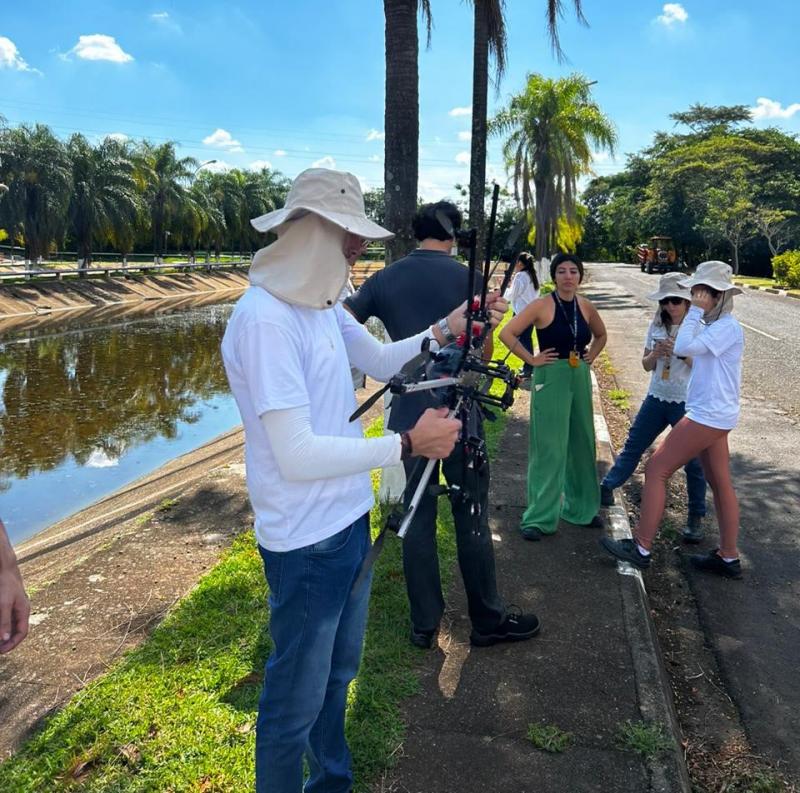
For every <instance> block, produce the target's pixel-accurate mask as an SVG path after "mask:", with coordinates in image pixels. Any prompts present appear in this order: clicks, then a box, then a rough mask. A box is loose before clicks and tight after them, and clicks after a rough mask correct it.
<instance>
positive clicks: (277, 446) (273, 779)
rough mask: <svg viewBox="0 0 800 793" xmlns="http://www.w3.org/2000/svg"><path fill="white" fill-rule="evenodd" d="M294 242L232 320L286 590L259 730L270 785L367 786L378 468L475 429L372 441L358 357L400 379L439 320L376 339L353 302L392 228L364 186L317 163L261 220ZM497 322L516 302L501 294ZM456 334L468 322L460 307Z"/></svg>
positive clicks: (435, 417) (444, 422) (273, 588)
mask: <svg viewBox="0 0 800 793" xmlns="http://www.w3.org/2000/svg"><path fill="white" fill-rule="evenodd" d="M252 223H253V226H254V227H255V228H256V229H258V230H259V231H262V232H266V231H273V232H275V233H277V235H278V240H277V242H275V243H273V244H272V245H270V246H268V247H266V248H263V249H262V250H260V251H259V252H258V253H257V254H256V256H255V257H254V259H253V264H252V266H251V269H250V282H251V286H250V288H249V289H248V290H247V292H245V294H244V295H243V296H242V298H241V299H240V300H239V302H238V303H237V305H236V308H235V309H234V312H233V314H232V315H231V318H230V321H229V323H228V328H227V331H226V333H225V337H224V339H223V342H222V354H223V359H224V362H225V369H226V371H227V374H228V379H229V381H230V385H231V390H232V391H233V394H234V396H235V398H236V402H237V404H238V406H239V410H240V412H241V415H242V422H243V424H244V430H245V455H246V469H247V485H248V490H249V493H250V500H251V502H252V505H253V510H254V512H255V530H256V538H257V540H258V546H259V551H260V553H261V556H262V558H263V560H264V568H265V572H266V577H267V581H268V584H269V588H270V597H269V604H270V632H271V636H272V640H273V651H272V654H271V655H270V657H269V660H268V661H267V666H266V678H265V684H264V690H263V693H262V696H261V701H260V704H259V715H258V723H257V730H256V790H257V791H258V793H265V792H266V791H269V793H299V791H300V790H301V789H302V788H303V756H304V755H305V757H306V758H307V760H308V764H309V768H310V772H311V776H310V778H309V780H308V782H307V783H306V785H305V791H307V792H308V793H320V792H321V791H323V790H324V791H326V792H327V793H346V791H349V790H351V788H352V786H353V778H352V771H351V767H350V766H351V763H350V752H349V750H348V747H347V743H346V741H345V736H344V715H345V705H346V699H347V688H348V685H349V683H350V681H351V680H352V679H353V678H354V677H355V674H356V672H357V671H358V665H359V661H360V656H361V647H362V642H363V635H364V628H365V624H366V617H367V601H368V597H369V595H368V592H369V587H368V586H363V587H361V588H359V589H358V590H356V591H353V583H354V581H355V579H356V577H357V575H358V572H359V569H360V567H361V564H362V562H363V559H364V557H365V556H366V554H367V551H368V550H369V547H370V534H369V514H368V513H369V510H370V508H371V507H372V505H373V495H372V488H371V484H370V477H369V471H370V470H371V469H373V468H380V467H383V466H386V465H391V464H395V463H398V462H399V461H400V460H401V459H406V458H407V457H409V456H412V455H421V456H425V457H430V458H438V459H440V458H443V457H447V456H448V455H449V454H450V452H451V451H452V449H453V447H454V445H455V441H456V439H457V435H458V431H459V423H458V422H457V421H455V420H453V419H449V418H447V416H446V411H444V410H438V411H437V410H428V411H426V413H425V414H424V415H423V416H422V417H421V418H420V420H419V421H418V422H417V424H416V425H415V426H414V427H413V428H412V429H411V430H409V431H408V432H406V433H400V434H393V435H385V436H382V437H378V438H369V439H365V438H364V437H363V435H362V432H361V427H360V425H359V423H358V422H354V423H351V422H350V421H349V420H348V419H349V416H350V414H351V413H352V412H353V410H354V409H355V407H356V401H355V396H354V394H353V387H352V381H351V377H350V364H353V365H355V366H357V367H358V368H359V369H361V370H362V371H364V372H366V373H367V374H368V375H369V376H371V377H373V378H375V379H377V380H388V379H389V378H390V377H391V376H392V375H393V374H394V373H395V372H397V371H398V370H399V369H400V367H401V366H402V365H403V364H404V363H405V362H406V361H408V360H410V359H411V358H412V357H413V356H414V355H416V354H417V353H419V351H420V349H421V346H422V343H423V341H424V340H425V339H430V340H431V341H432V342H433V343H434V344H436V343H444V341H445V339H444V336H443V334H442V332H441V331H440V330H439V329H438V327H434V328H430V329H426V330H425V331H423V332H421V333H418V334H416V335H415V336H413V337H411V338H408V339H404V340H403V341H400V342H396V343H394V344H389V345H383V344H381V343H380V342H378V341H377V340H376V339H374V338H373V337H372V336H370V334H369V333H368V332H367V331H366V330H365V329H364V328H362V327H361V326H360V325H359V324H358V323H357V322H356V321H355V319H353V318H352V317H351V316H350V315H349V314H348V313H347V312H346V311H344V310H343V309H342V307H341V306H340V305H339V304H338V300H337V298H338V296H339V294H340V292H341V289H342V287H343V285H344V283H345V280H346V278H347V275H348V268H349V262H350V261H353V260H354V259H355V258H357V257H358V255H359V253H360V252H361V250H362V247H363V244H364V241H365V240H369V239H386V238H388V237H390V236H391V232H389V231H387V230H386V229H383V228H381V227H380V226H378V225H377V224H375V223H373V222H372V221H370V220H368V219H367V218H366V216H365V213H364V201H363V197H362V195H361V190H360V188H359V185H358V181H357V180H356V178H355V177H354V176H352V175H351V174H347V173H342V172H337V171H330V170H327V169H311V170H308V171H304V172H303V173H301V174H300V175H299V176H298V177H297V179H296V180H295V182H294V184H293V186H292V189H291V191H290V193H289V195H288V197H287V200H286V205H285V206H284V208H283V209H280V210H276V211H275V212H270V213H269V214H267V215H263V216H261V217H259V218H256V219H254V220H253V221H252ZM495 308H496V310H495V311H494V315H493V323H497V322H499V320H500V318H501V317H502V314H503V313H504V311H505V308H506V303H505V301H503V300H496V306H495ZM448 323H449V325H450V327H451V329H452V330H453V331H454V332H456V333H457V332H459V331H460V330H461V329H463V328H464V327H465V320H464V315H463V308H460V309H457V310H456V311H454V312H452V314H451V315H449V317H448Z"/></svg>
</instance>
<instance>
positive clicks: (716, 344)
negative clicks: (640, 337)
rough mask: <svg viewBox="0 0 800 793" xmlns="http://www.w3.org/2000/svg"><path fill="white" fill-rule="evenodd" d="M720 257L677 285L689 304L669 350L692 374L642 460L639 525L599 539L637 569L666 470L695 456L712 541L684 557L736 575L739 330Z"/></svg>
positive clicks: (647, 547) (660, 507)
mask: <svg viewBox="0 0 800 793" xmlns="http://www.w3.org/2000/svg"><path fill="white" fill-rule="evenodd" d="M731 276H732V271H731V268H730V266H729V265H727V264H725V263H724V262H717V261H711V262H703V263H702V264H701V265H699V266H698V268H697V270H696V272H695V274H694V275H693V276H692V277H691V278H687V279H683V280H682V281H681V282H680V283H681V285H682V286H686V287H688V288H689V289H690V290H691V293H692V307H691V308H690V309H689V311H688V313H687V314H686V318H685V319H684V320H683V322H682V323H681V328H680V330H679V331H678V335H677V337H676V339H675V345H674V348H673V350H674V353H675V355H680V356H691V358H692V374H691V377H690V378H689V388H688V391H687V395H686V415H685V416H684V417H683V418H682V419H681V420H680V421H679V422H678V423H677V424H676V425H675V427H674V428H673V429H672V431H671V432H670V434H669V435H668V436H667V437H666V439H665V440H664V442H663V443H662V444H661V445H660V446H659V447H658V449H657V450H656V452H655V454H653V456H652V457H651V458H650V461H649V462H648V464H647V467H646V469H645V485H644V492H643V494H642V508H641V514H640V517H639V525H638V526H637V527H636V530H635V531H634V533H633V539H631V540H628V539H625V540H612V539H611V538H609V537H604V538H603V539H602V540H601V541H600V542H601V544H602V546H603V547H604V548H605V550H606V551H608V552H609V553H610V554H612V555H613V556H616V557H617V558H618V559H622V560H623V561H626V562H630V563H631V564H633V565H635V566H636V567H639V568H641V569H646V568H647V567H649V565H650V551H651V548H652V545H653V540H654V538H655V535H656V533H657V531H658V525H659V523H660V521H661V517H662V515H663V513H664V504H665V501H666V486H667V481H668V480H669V478H670V476H671V475H672V474H673V473H674V472H675V471H677V470H678V468H680V466H682V465H685V464H686V462H688V461H689V460H691V459H692V458H693V457H699V458H700V462H701V464H702V466H703V471H704V473H705V476H706V481H707V482H708V484H709V485H711V489H712V491H713V493H714V506H715V508H716V512H717V521H718V522H719V534H720V547H719V548H715V549H714V550H713V551H711V552H710V553H708V554H698V555H694V556H692V557H690V561H691V563H692V565H693V566H694V567H696V568H698V569H699V570H704V571H706V572H711V573H717V574H718V575H722V576H725V577H727V578H741V576H742V568H741V564H740V562H739V550H738V548H737V544H736V543H737V540H738V536H739V502H738V501H737V499H736V491H735V490H734V489H733V483H732V482H731V472H730V459H729V453H728V433H729V432H730V431H731V430H732V429H733V428H734V427H735V426H736V424H737V422H738V419H739V390H740V385H741V371H742V356H743V354H744V332H743V331H742V327H741V325H740V324H739V323H738V322H737V321H736V319H735V318H734V316H733V314H732V313H731V312H732V310H733V296H734V295H737V294H741V289H738V288H737V287H735V286H734V285H733V283H732V278H731Z"/></svg>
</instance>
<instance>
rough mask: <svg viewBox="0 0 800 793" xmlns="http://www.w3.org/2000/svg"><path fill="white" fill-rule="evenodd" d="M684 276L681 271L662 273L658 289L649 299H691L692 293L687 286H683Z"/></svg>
mask: <svg viewBox="0 0 800 793" xmlns="http://www.w3.org/2000/svg"><path fill="white" fill-rule="evenodd" d="M682 279H683V276H682V275H681V274H680V273H667V274H666V275H662V276H661V279H660V280H659V282H658V289H657V290H656V291H655V292H653V293H652V294H649V295H648V296H647V298H648V300H663V299H664V298H665V297H682V298H683V299H684V300H691V299H692V295H691V293H690V292H689V290H688V289H687V288H686V287H685V286H681V280H682Z"/></svg>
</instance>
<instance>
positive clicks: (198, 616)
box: [0, 340, 506, 793]
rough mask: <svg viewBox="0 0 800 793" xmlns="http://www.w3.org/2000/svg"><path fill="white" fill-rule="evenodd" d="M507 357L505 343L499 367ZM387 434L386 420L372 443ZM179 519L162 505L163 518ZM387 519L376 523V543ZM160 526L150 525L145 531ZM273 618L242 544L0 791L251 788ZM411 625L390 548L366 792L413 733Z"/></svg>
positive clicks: (415, 684) (52, 728) (489, 427)
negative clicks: (408, 731) (409, 715)
mask: <svg viewBox="0 0 800 793" xmlns="http://www.w3.org/2000/svg"><path fill="white" fill-rule="evenodd" d="M505 353H506V350H505V348H504V346H503V345H502V343H500V342H499V340H497V341H496V348H495V357H502V356H503V355H505ZM504 424H505V421H504V417H501V418H500V420H498V421H495V422H487V424H486V439H487V445H488V448H489V452H490V454H491V455H494V454H495V453H496V450H497V446H498V443H499V440H500V436H501V434H502V431H503V427H504ZM380 432H382V422H381V420H378V421H376V422H374V423H373V424H372V425H371V426H370V428H369V430H368V433H367V434H369V435H375V434H379V433H380ZM373 482H374V483H376V484H377V478H376V477H373ZM445 503H446V502H444V501H443V502H442V505H443V506H444V504H445ZM172 506H173V504H171V503H170V504H169V505H167V502H163V503H162V504H161V505H160V507H159V509H165V508H166V509H169V508H171V507H172ZM384 509H385V508H384V507H381V506H378V507H376V508H375V510H374V511H373V514H372V516H371V517H372V531H373V534H375V533H377V531H378V530H379V529H380V527H381V525H382V523H383V521H382V512H383V510H384ZM151 518H152V513H147V514H146V515H143V516H141V517H140V518H139V520H141V521H143V522H146V521H148V520H150V519H151ZM437 530H438V545H439V555H440V560H441V568H442V574H443V585H444V587H445V588H447V587H448V586H449V582H450V580H451V579H452V572H453V568H454V565H455V558H456V548H455V538H454V530H453V525H452V517H451V515H450V510H449V509H446V508H443V509H441V510H440V517H439V521H438V527H437ZM267 619H268V610H267V589H266V584H265V581H264V574H263V569H262V565H261V560H260V557H259V554H258V551H257V549H256V545H255V542H254V540H253V537H252V534H251V533H250V532H249V531H247V532H243V534H241V535H240V536H239V537H238V538H237V539H236V540H235V541H234V543H233V545H232V547H231V548H230V549H229V550H228V551H227V552H226V553H225V554H224V556H223V558H222V559H221V561H220V562H219V563H218V564H217V565H216V566H215V567H214V568H213V569H212V570H211V571H210V572H209V573H208V574H207V575H206V576H204V577H203V578H202V579H201V580H200V582H199V583H198V584H197V586H196V587H195V588H194V590H192V592H191V593H190V594H189V595H187V596H186V597H185V598H184V599H183V600H182V601H181V602H180V603H179V604H178V605H177V606H176V607H175V608H174V609H173V610H172V611H171V612H170V614H169V615H168V616H167V617H166V619H165V620H164V621H163V622H162V623H161V624H160V625H159V626H158V627H157V628H156V629H155V630H154V631H153V633H152V634H151V636H150V637H149V638H148V639H147V640H146V641H145V642H144V643H143V644H142V645H141V646H140V647H139V648H137V649H135V650H133V651H131V652H130V653H128V654H127V655H126V656H124V658H122V659H121V660H120V661H119V662H118V663H117V664H116V665H115V666H113V667H112V668H111V670H110V671H109V672H108V673H107V674H105V675H104V676H103V677H100V678H98V679H97V680H95V681H94V682H93V683H91V684H89V685H88V686H87V687H86V688H85V689H84V690H82V691H81V692H79V693H78V694H77V695H76V696H75V697H73V699H72V701H71V702H70V703H68V704H67V705H66V706H65V707H64V708H63V710H61V711H60V712H58V713H56V714H54V715H53V716H52V717H51V718H49V719H48V720H47V721H46V722H45V723H44V725H43V727H42V728H41V729H40V730H39V732H38V733H37V734H35V735H34V737H32V738H31V739H30V740H28V741H27V742H26V743H25V744H24V745H23V746H22V748H21V749H20V750H19V751H18V752H17V753H16V755H15V756H14V757H12V758H10V759H9V760H7V761H6V762H5V763H4V764H2V765H0V790H2V791H14V793H41V791H48V793H51V792H52V793H58V792H59V791H85V792H86V793H116V792H117V791H120V792H121V791H125V792H126V793H134V792H136V793H140V792H141V793H145V792H147V793H165V792H167V791H169V792H170V793H178V792H179V791H207V792H210V791H215V793H227V792H228V791H230V793H233V792H234V791H236V792H238V791H242V790H249V789H251V788H252V786H253V782H254V767H253V753H254V742H255V734H254V724H255V717H256V709H257V704H258V696H259V691H260V688H261V678H262V670H263V665H264V662H265V660H266V657H267V655H268V654H269V651H270V647H271V642H270V637H269V634H268V631H267V630H266V625H267ZM408 625H409V618H408V603H407V599H406V594H405V586H404V584H403V573H402V564H401V558H400V541H398V540H396V539H395V538H393V537H389V538H387V542H386V544H385V546H384V550H383V553H382V554H381V556H380V558H379V559H378V561H377V563H376V565H375V573H374V579H373V586H372V597H371V601H370V612H369V621H368V625H367V633H366V640H365V647H364V658H363V662H362V666H361V670H360V672H359V675H358V678H357V680H356V681H355V682H354V684H353V685H352V687H351V690H350V695H349V700H348V707H347V734H348V740H349V742H350V746H351V749H352V751H353V759H354V770H355V775H356V780H357V789H358V790H366V789H367V787H368V785H369V783H370V782H371V781H373V780H374V779H375V778H376V777H377V776H378V774H379V773H380V772H381V771H383V770H384V769H385V768H386V767H387V766H389V765H390V764H391V762H392V757H393V756H394V755H395V753H396V750H397V748H398V747H399V746H400V744H401V742H402V740H403V735H404V730H405V727H404V724H403V721H402V719H401V711H400V707H401V703H402V701H403V700H404V699H405V698H406V697H408V696H410V695H411V694H413V693H415V692H416V691H417V690H418V688H419V680H418V675H417V671H416V670H417V668H418V665H419V663H420V660H421V655H420V653H419V650H417V649H416V648H414V647H412V646H411V645H410V643H409V642H408V638H407V632H408Z"/></svg>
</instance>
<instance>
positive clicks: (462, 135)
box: [458, 129, 472, 140]
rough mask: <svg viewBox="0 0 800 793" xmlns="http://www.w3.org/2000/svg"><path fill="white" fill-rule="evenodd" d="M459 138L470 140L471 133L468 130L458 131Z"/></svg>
mask: <svg viewBox="0 0 800 793" xmlns="http://www.w3.org/2000/svg"><path fill="white" fill-rule="evenodd" d="M458 139H459V140H472V133H471V132H470V131H469V130H466V129H465V130H462V131H461V132H459V133H458Z"/></svg>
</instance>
